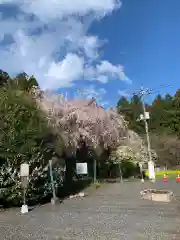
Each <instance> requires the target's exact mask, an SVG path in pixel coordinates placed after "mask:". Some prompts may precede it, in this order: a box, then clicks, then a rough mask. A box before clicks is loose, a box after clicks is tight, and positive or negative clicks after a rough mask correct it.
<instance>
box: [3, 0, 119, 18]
mask: <svg viewBox="0 0 180 240" xmlns="http://www.w3.org/2000/svg"><path fill="white" fill-rule="evenodd" d="M1 2H2V3H11V4H17V5H18V6H19V7H20V8H21V9H22V10H23V11H24V12H26V13H33V14H35V15H36V16H37V17H39V18H40V19H41V20H44V21H47V20H50V19H54V18H62V17H66V16H70V15H73V14H78V15H80V16H84V15H86V14H89V13H91V12H92V13H98V15H99V16H104V15H105V14H107V13H110V12H112V11H113V10H114V9H115V8H117V7H120V6H121V2H120V1H119V0H99V1H97V0H86V1H84V0H51V1H50V0H29V1H28V0H27V1H24V0H3V1H1Z"/></svg>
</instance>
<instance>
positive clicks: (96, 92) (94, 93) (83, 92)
mask: <svg viewBox="0 0 180 240" xmlns="http://www.w3.org/2000/svg"><path fill="white" fill-rule="evenodd" d="M106 93H107V91H106V90H105V89H104V88H96V87H95V86H94V85H93V84H91V85H90V86H89V87H87V88H81V89H78V91H77V92H76V95H75V97H76V98H79V99H92V98H95V99H96V101H97V103H98V104H100V105H105V104H108V103H107V102H104V101H103V98H104V95H105V94H106Z"/></svg>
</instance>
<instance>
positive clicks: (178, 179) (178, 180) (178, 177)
mask: <svg viewBox="0 0 180 240" xmlns="http://www.w3.org/2000/svg"><path fill="white" fill-rule="evenodd" d="M176 180H177V182H179V183H180V176H179V174H178V175H177V178H176Z"/></svg>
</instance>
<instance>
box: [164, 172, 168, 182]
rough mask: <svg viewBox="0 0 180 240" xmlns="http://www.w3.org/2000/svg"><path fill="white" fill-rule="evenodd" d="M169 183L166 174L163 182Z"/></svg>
mask: <svg viewBox="0 0 180 240" xmlns="http://www.w3.org/2000/svg"><path fill="white" fill-rule="evenodd" d="M167 181H168V179H167V177H166V174H164V177H163V182H164V183H167Z"/></svg>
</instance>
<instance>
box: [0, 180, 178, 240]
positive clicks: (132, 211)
mask: <svg viewBox="0 0 180 240" xmlns="http://www.w3.org/2000/svg"><path fill="white" fill-rule="evenodd" d="M148 187H152V188H156V189H164V188H166V189H167V188H168V189H170V190H172V191H174V193H175V195H176V200H174V201H173V202H171V203H155V202H151V201H148V200H142V199H140V194H139V193H140V190H142V189H145V188H148ZM178 228H179V231H180V184H178V183H175V182H168V183H167V184H163V183H162V182H157V183H156V184H150V183H144V184H142V183H140V182H126V183H123V184H122V185H120V183H114V184H105V185H104V186H103V187H102V188H99V189H98V190H97V191H95V192H93V193H92V194H91V196H87V197H85V198H83V199H71V200H70V199H67V200H65V201H64V202H63V203H62V204H59V205H57V206H55V207H52V206H51V205H50V204H47V205H44V206H41V207H37V208H35V209H34V210H32V211H31V212H29V213H28V214H26V215H23V216H21V215H20V213H19V209H11V210H9V211H5V212H0V240H24V239H30V240H45V239H47V240H53V239H60V237H61V238H62V239H70V240H76V239H77V240H81V239H82V240H85V239H87V240H96V239H102V240H106V239H107V240H111V239H112V240H113V239H114V240H115V239H117V240H125V239H127V240H131V239H132V240H145V239H150V240H161V239H162V240H173V239H174V240H180V233H179V234H178Z"/></svg>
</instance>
